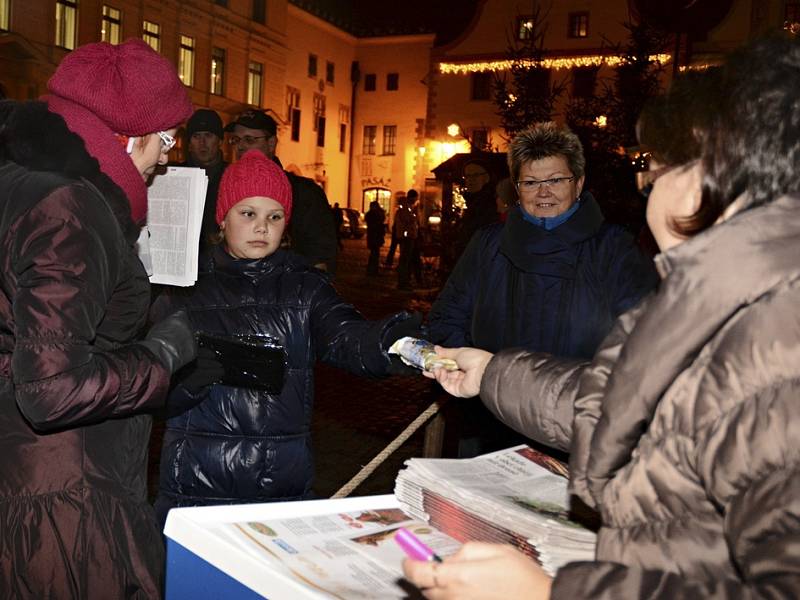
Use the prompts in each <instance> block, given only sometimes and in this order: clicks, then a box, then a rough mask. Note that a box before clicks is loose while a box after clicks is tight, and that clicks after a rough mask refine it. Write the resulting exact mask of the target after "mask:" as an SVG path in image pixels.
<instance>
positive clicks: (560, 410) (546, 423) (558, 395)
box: [480, 349, 588, 452]
mask: <svg viewBox="0 0 800 600" xmlns="http://www.w3.org/2000/svg"><path fill="white" fill-rule="evenodd" d="M587 368H588V363H587V362H586V361H580V360H571V359H562V358H558V357H555V356H552V355H550V354H545V353H542V352H528V351H526V350H519V349H514V350H504V351H502V352H499V353H498V354H496V355H495V356H494V358H492V360H491V361H490V362H489V365H488V366H487V367H486V372H485V373H484V375H483V379H482V380H481V392H480V395H481V400H482V401H483V403H484V404H485V405H486V407H487V408H488V409H489V410H490V411H491V412H492V413H494V414H495V415H496V416H497V418H498V419H500V420H501V421H502V422H503V423H505V424H506V425H508V426H509V427H511V428H513V429H515V430H516V431H519V432H520V433H522V434H524V435H526V436H527V437H530V438H533V439H534V440H536V441H537V442H541V443H542V444H546V445H547V446H550V447H552V448H557V449H559V450H564V451H567V452H569V450H570V444H571V440H572V419H573V412H574V404H575V397H576V394H577V393H578V383H579V379H580V376H581V374H582V373H583V371H584V370H585V369H587Z"/></svg>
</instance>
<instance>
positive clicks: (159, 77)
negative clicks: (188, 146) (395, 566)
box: [0, 40, 196, 600]
mask: <svg viewBox="0 0 800 600" xmlns="http://www.w3.org/2000/svg"><path fill="white" fill-rule="evenodd" d="M48 90H49V95H48V96H46V97H45V98H43V99H42V100H39V101H32V102H20V103H14V102H7V103H4V104H3V105H2V109H1V110H0V114H2V116H1V117H0V289H2V293H1V294H0V431H2V435H0V557H1V558H0V597H2V598H37V599H40V598H76V599H82V600H85V599H91V598H157V597H159V596H160V595H161V579H162V571H163V564H164V553H163V548H162V541H161V536H160V533H159V530H158V527H157V523H156V519H155V517H154V514H153V511H152V509H151V507H150V506H149V505H148V502H147V489H146V466H147V448H148V440H149V436H150V417H149V416H148V415H147V414H146V411H149V410H152V409H155V408H158V407H159V406H161V405H162V404H163V402H164V398H165V396H166V392H167V388H168V385H169V380H170V375H171V373H172V372H173V371H175V370H177V369H178V368H180V367H181V366H182V365H184V364H186V363H188V362H190V361H192V360H193V359H194V357H195V353H196V345H195V342H194V336H193V332H192V331H191V329H190V328H189V324H188V321H187V320H186V317H185V315H183V316H178V315H172V316H171V317H169V318H168V319H166V320H165V321H163V322H161V323H159V324H157V325H155V326H154V327H153V328H152V329H151V330H150V331H149V332H147V333H146V334H145V333H144V332H143V331H142V327H143V325H144V324H145V321H146V315H147V309H148V305H149V301H150V292H149V281H148V279H147V275H146V273H145V271H144V268H143V267H142V264H141V263H140V262H139V259H138V258H137V255H136V252H135V249H134V244H135V242H136V239H137V237H138V233H139V226H140V224H141V223H142V222H143V221H144V219H145V216H146V209H147V188H146V180H147V178H148V177H149V176H150V175H151V174H152V173H153V170H154V169H155V167H156V166H157V165H158V164H159V163H164V162H165V161H166V156H167V152H168V151H169V149H170V148H171V146H172V144H173V143H174V138H173V136H174V134H175V129H176V127H177V126H178V125H179V124H180V123H181V122H182V121H184V120H185V119H186V118H187V117H188V116H189V114H191V109H192V107H191V103H190V102H189V99H188V96H187V94H186V91H185V89H184V87H183V85H182V84H181V82H180V80H179V79H178V76H177V74H176V72H175V69H174V68H173V67H172V65H171V64H170V63H169V62H168V61H167V60H166V59H164V58H163V57H161V56H160V55H159V54H157V53H156V52H154V51H153V50H151V49H150V48H149V47H148V46H147V45H146V44H144V43H143V42H141V41H135V40H132V41H129V42H126V43H124V44H120V45H118V46H112V45H110V44H105V43H100V44H89V45H86V46H83V47H81V48H78V49H77V50H75V51H74V52H72V53H70V54H69V55H67V56H66V58H64V60H63V61H62V62H61V65H60V66H59V67H58V69H57V70H56V72H55V74H54V75H53V77H52V78H51V79H50V81H49V83H48Z"/></svg>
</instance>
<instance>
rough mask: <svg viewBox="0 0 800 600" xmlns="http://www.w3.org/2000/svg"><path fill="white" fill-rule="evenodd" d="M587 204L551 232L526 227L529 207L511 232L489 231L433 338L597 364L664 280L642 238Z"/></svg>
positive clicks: (516, 215) (437, 308)
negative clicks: (621, 326)
mask: <svg viewBox="0 0 800 600" xmlns="http://www.w3.org/2000/svg"><path fill="white" fill-rule="evenodd" d="M580 200H581V202H580V208H579V209H578V210H577V211H576V212H575V214H574V215H573V216H572V217H571V218H570V219H569V220H568V221H566V222H565V223H563V224H561V225H560V226H558V227H557V228H555V229H553V230H551V231H546V230H545V229H543V228H541V227H538V226H536V225H534V224H533V223H530V222H528V221H526V220H525V219H524V218H523V217H522V214H521V212H520V211H521V209H520V208H519V207H517V208H516V209H513V210H511V211H509V216H508V219H507V221H506V222H505V223H504V224H503V223H498V224H495V225H491V226H489V227H486V228H484V229H481V230H479V231H478V232H477V233H476V234H475V235H474V236H473V238H472V240H470V243H469V245H468V246H467V249H466V250H465V251H464V254H463V255H462V256H461V258H460V260H459V261H458V263H457V264H456V266H455V269H454V270H453V272H452V274H451V275H450V278H449V279H448V280H447V283H446V284H445V287H444V289H443V290H442V292H441V294H440V295H439V297H438V298H437V300H436V302H435V303H434V304H433V307H432V309H431V311H430V313H429V315H428V319H429V323H430V325H429V332H428V333H429V339H430V340H431V341H434V342H436V343H438V344H441V345H443V346H453V347H457V346H473V347H477V348H482V349H484V350H488V351H490V352H497V351H499V350H501V349H503V348H512V347H524V348H526V349H528V350H531V351H537V352H550V353H553V354H557V355H559V356H569V357H581V358H591V357H592V356H593V355H594V352H595V349H596V348H597V346H598V345H599V344H600V342H601V341H602V340H603V338H604V337H605V336H606V334H607V333H608V332H609V330H610V329H611V325H612V324H613V322H614V320H615V319H616V317H617V316H618V315H620V314H621V313H623V312H625V311H626V310H628V309H629V308H631V307H632V306H634V305H635V304H636V303H637V302H638V301H639V300H640V299H641V298H642V297H643V296H644V295H645V294H647V293H648V292H649V291H650V290H651V289H653V288H654V287H655V285H656V284H657V282H658V276H657V274H656V271H655V268H654V266H653V264H652V261H651V260H650V259H649V258H647V257H645V256H644V255H643V254H642V253H641V252H640V251H639V250H638V248H637V247H636V245H635V243H634V240H633V238H632V236H631V235H629V234H628V233H627V232H626V231H625V230H624V229H623V228H621V227H619V226H616V225H610V224H608V223H606V222H605V221H604V219H603V215H602V213H601V212H600V207H599V206H598V205H597V202H596V201H595V199H594V198H593V197H592V195H591V194H590V193H589V192H584V193H583V194H582V195H581V199H580Z"/></svg>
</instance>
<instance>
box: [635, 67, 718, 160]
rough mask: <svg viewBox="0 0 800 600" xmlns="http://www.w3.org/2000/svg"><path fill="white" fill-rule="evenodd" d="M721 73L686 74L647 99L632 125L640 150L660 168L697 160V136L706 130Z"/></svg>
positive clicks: (716, 71)
mask: <svg viewBox="0 0 800 600" xmlns="http://www.w3.org/2000/svg"><path fill="white" fill-rule="evenodd" d="M721 71H722V69H721V68H720V67H710V68H708V69H705V70H701V71H688V72H686V73H684V74H683V75H680V76H679V77H677V78H675V80H674V81H673V82H672V84H671V85H670V87H669V90H668V91H667V92H666V93H664V94H660V95H658V96H654V97H653V98H650V99H649V100H648V101H647V102H646V103H645V105H644V108H643V109H642V113H641V114H640V115H639V120H638V122H637V124H636V133H637V137H638V138H639V144H640V146H641V149H642V150H644V151H646V152H649V153H650V154H651V156H652V157H653V158H654V159H655V160H656V161H658V162H659V163H660V164H662V165H670V166H671V165H680V164H684V163H687V162H689V161H691V160H694V159H696V158H699V157H700V152H701V150H702V145H701V140H700V138H699V134H700V132H701V131H703V130H705V129H708V124H709V122H710V121H711V118H712V116H713V113H714V111H716V110H717V108H718V103H719V86H720V79H721Z"/></svg>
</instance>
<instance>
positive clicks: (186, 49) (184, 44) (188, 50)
mask: <svg viewBox="0 0 800 600" xmlns="http://www.w3.org/2000/svg"><path fill="white" fill-rule="evenodd" d="M178 77H180V78H181V81H182V82H183V84H184V85H188V86H189V87H191V86H193V85H194V38H192V37H189V36H188V35H182V36H181V45H180V48H179V49H178Z"/></svg>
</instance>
